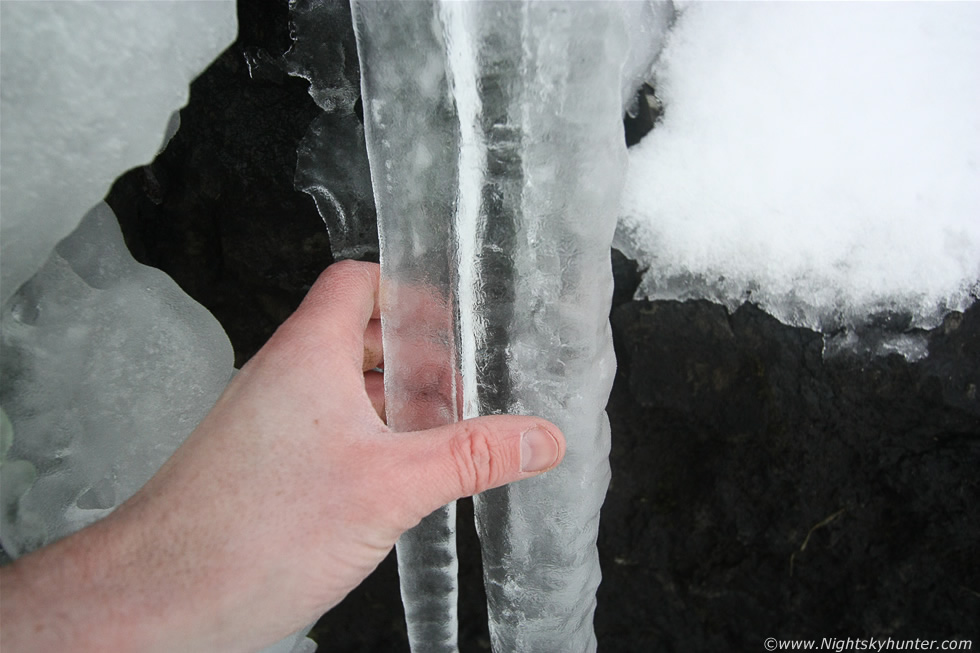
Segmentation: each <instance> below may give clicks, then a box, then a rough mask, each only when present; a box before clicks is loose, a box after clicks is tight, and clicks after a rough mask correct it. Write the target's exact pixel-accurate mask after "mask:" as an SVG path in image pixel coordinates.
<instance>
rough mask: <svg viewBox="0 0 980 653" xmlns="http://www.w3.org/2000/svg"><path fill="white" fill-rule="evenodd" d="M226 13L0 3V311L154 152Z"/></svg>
mask: <svg viewBox="0 0 980 653" xmlns="http://www.w3.org/2000/svg"><path fill="white" fill-rule="evenodd" d="M236 26H237V23H236V18H235V4H234V2H232V1H231V0H222V1H218V2H210V1H192V2H184V1H180V0H161V1H157V2H136V1H129V2H109V1H105V2H102V1H88V2H0V81H2V84H0V141H2V143H3V147H2V150H0V248H2V251H0V305H2V304H3V303H5V302H6V301H7V299H9V298H10V296H11V295H13V293H14V292H15V291H16V290H17V288H18V287H20V285H21V284H22V283H23V282H25V281H27V279H28V278H29V277H30V276H31V275H32V274H33V273H34V272H35V271H36V270H37V269H38V268H40V267H41V265H42V264H43V263H44V261H45V260H46V259H47V256H48V254H49V253H50V252H51V249H52V248H53V247H54V246H55V244H56V243H57V242H58V241H59V240H61V239H62V238H64V237H65V236H67V235H68V234H69V233H70V232H71V231H72V230H73V229H74V228H75V226H76V225H77V224H78V221H79V220H80V219H81V217H82V216H83V215H85V213H86V212H87V211H88V210H89V209H90V208H92V206H94V205H95V204H96V202H98V201H99V200H100V199H102V197H103V196H104V195H105V194H106V192H107V191H108V189H109V184H110V183H112V180H113V179H115V177H116V176H118V175H119V174H120V173H121V172H122V171H124V170H126V169H127V168H129V167H132V166H134V165H137V164H140V163H145V162H147V161H149V160H150V159H151V158H152V157H153V155H154V153H155V152H156V151H157V149H158V148H159V147H160V135H161V134H163V133H164V127H165V125H167V122H168V120H169V119H170V116H171V114H172V112H173V111H174V110H175V109H177V108H179V107H180V106H181V105H183V104H184V102H185V101H186V99H187V85H188V82H189V81H190V80H191V78H192V77H193V76H194V75H196V74H197V73H198V72H199V71H200V70H202V69H203V68H204V66H205V65H206V64H207V63H209V62H210V60H211V59H213V58H214V56H215V55H216V54H217V53H218V52H219V51H220V50H221V48H223V47H225V46H226V45H227V44H228V43H230V42H231V41H232V40H233V39H234V38H235V32H236Z"/></svg>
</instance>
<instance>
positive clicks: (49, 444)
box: [0, 203, 233, 556]
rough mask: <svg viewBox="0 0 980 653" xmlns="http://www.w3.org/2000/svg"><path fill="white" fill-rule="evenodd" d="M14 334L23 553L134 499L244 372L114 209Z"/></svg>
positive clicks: (7, 382) (6, 361)
mask: <svg viewBox="0 0 980 653" xmlns="http://www.w3.org/2000/svg"><path fill="white" fill-rule="evenodd" d="M0 326H2V330H3V332H2V339H0V348H2V349H0V372H2V374H0V378H2V383H0V405H2V406H3V410H4V411H5V412H6V414H7V416H9V418H10V421H11V423H12V432H13V438H12V444H11V445H10V446H9V449H8V450H7V452H6V454H5V455H4V462H3V468H2V476H3V478H4V483H5V484H7V483H8V482H14V481H11V480H10V479H9V478H8V472H9V473H11V474H12V476H13V477H14V479H15V480H16V482H17V484H18V485H19V486H20V487H19V488H18V489H20V490H25V491H23V492H12V493H11V494H7V492H6V490H7V488H6V487H5V488H4V489H5V492H4V501H5V502H7V503H8V504H15V505H14V507H15V510H13V511H4V513H3V515H2V519H0V539H2V543H3V547H4V549H6V550H7V551H8V552H9V553H11V554H12V555H14V556H17V555H21V554H23V553H25V552H27V551H30V550H33V549H35V548H37V547H39V546H42V545H44V544H47V543H49V542H51V541H53V540H55V539H58V538H61V537H63V536H65V535H68V534H69V533H72V532H74V531H76V530H78V529H79V528H81V527H83V526H85V525H87V524H89V523H91V522H93V521H95V520H96V519H98V518H100V517H102V516H104V515H105V514H107V513H108V512H109V511H111V510H112V509H113V508H115V507H116V506H118V505H119V504H120V503H121V502H122V501H124V500H125V499H127V498H128V497H129V496H130V495H132V494H133V493H134V492H135V491H136V490H137V489H138V488H139V487H140V486H142V485H143V483H145V482H146V481H147V480H148V479H149V478H150V476H152V474H153V473H154V472H155V471H156V470H157V468H158V467H159V466H160V465H161V464H163V462H164V461H165V460H166V459H167V457H169V455H170V454H171V453H172V452H173V451H174V449H176V447H177V446H178V445H179V444H180V442H182V441H183V439H184V438H185V437H186V436H187V435H188V434H189V433H190V432H191V431H192V430H193V429H194V427H195V426H196V425H197V423H198V421H200V419H201V418H202V417H203V416H204V415H205V414H206V413H207V411H208V410H209V409H210V407H211V405H212V404H213V403H214V401H215V400H216V399H217V397H218V395H219V394H220V392H221V391H222V390H223V389H224V386H225V385H226V384H227V382H228V379H229V378H230V376H231V372H232V364H233V356H232V350H231V345H230V343H229V342H228V339H227V337H226V336H225V334H224V331H223V330H222V329H221V327H220V325H219V324H218V323H217V321H216V320H215V319H214V317H212V316H211V314H210V313H208V311H207V310H205V309H204V308H203V307H202V306H200V305H199V304H197V303H196V302H194V301H193V300H191V299H190V298H189V297H187V296H186V295H185V294H184V293H183V292H182V291H181V290H180V289H179V288H178V287H177V285H176V284H175V283H174V282H173V280H171V279H170V277H168V276H167V275H165V274H163V273H162V272H160V271H159V270H156V269H154V268H149V267H146V266H143V265H140V264H138V263H136V261H134V260H133V259H132V257H131V256H130V255H129V252H128V251H127V250H126V247H125V244H124V243H123V239H122V233H121V232H120V230H119V226H118V224H117V223H116V219H115V216H114V215H113V214H112V210H111V209H110V208H109V207H108V206H107V205H106V204H104V203H100V204H99V205H98V206H96V208H94V209H93V210H92V211H90V212H89V214H88V215H87V216H86V217H85V219H84V220H83V221H82V222H81V224H80V225H79V227H78V229H76V230H75V232H73V233H72V234H71V235H70V236H69V237H68V238H66V239H65V240H63V241H62V242H61V243H60V244H59V245H58V247H57V248H56V250H55V251H54V252H52V254H51V256H50V257H49V258H48V261H47V263H45V265H44V266H43V267H42V268H41V270H40V271H39V272H38V273H37V274H36V275H35V276H34V277H33V278H31V280H30V281H28V282H27V283H26V284H24V285H23V286H22V288H21V289H20V291H19V292H18V293H17V294H16V295H15V296H14V297H13V298H12V300H11V301H10V302H9V303H8V305H7V307H5V310H4V311H3V313H2V315H0ZM11 465H17V467H16V468H11V467H10V466H11ZM28 465H29V466H30V467H31V470H28ZM14 470H16V471H14ZM32 473H33V474H36V479H32V478H31V474H32ZM28 481H30V482H28ZM18 496H19V499H17V497H18ZM15 499H16V501H15ZM8 507H10V506H9V505H8Z"/></svg>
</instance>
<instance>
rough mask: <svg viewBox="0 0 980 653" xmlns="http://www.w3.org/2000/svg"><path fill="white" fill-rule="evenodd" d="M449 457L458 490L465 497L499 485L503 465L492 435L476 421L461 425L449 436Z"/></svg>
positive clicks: (494, 437)
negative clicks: (451, 460)
mask: <svg viewBox="0 0 980 653" xmlns="http://www.w3.org/2000/svg"><path fill="white" fill-rule="evenodd" d="M450 447H451V450H452V454H453V456H452V458H453V462H454V466H455V470H456V474H457V475H458V481H459V487H460V489H461V490H462V491H463V493H464V494H465V495H473V494H478V493H480V492H483V491H484V490H487V489H489V488H491V487H495V486H496V485H499V483H500V479H501V478H502V477H503V465H502V461H501V460H500V456H499V453H498V450H499V445H498V438H497V436H496V434H495V433H494V432H493V431H492V430H491V429H489V428H488V427H487V426H486V425H484V424H480V423H479V422H463V423H462V424H460V426H459V430H458V431H457V432H456V434H455V436H454V437H453V439H452V441H451V444H450Z"/></svg>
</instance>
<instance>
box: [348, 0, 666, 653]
mask: <svg viewBox="0 0 980 653" xmlns="http://www.w3.org/2000/svg"><path fill="white" fill-rule="evenodd" d="M671 14H672V11H671V8H670V7H669V6H663V5H647V4H644V3H588V2H573V3H561V2H548V3H457V2H426V3H421V2H419V3H403V4H399V3H374V2H356V3H355V4H354V18H355V27H356V31H357V37H358V49H359V54H360V63H361V71H362V91H363V98H364V103H365V104H364V112H365V129H366V136H367V145H368V154H369V158H370V161H371V173H372V178H373V181H374V189H375V203H376V206H377V210H378V220H379V230H380V243H381V264H382V284H383V288H382V293H381V296H382V324H383V330H384V339H385V384H386V386H385V387H386V394H387V408H388V419H389V424H390V425H392V427H393V428H395V429H396V430H416V429H421V428H426V427H428V426H434V425H436V424H443V423H447V422H451V421H455V420H457V419H459V418H461V417H474V416H477V415H485V414H494V413H503V412H511V413H523V414H536V415H541V416H544V417H546V418H549V419H551V420H553V421H554V422H556V423H557V424H558V425H559V426H561V427H562V429H563V430H564V432H565V435H566V437H567V439H568V453H567V455H566V457H565V460H564V462H563V463H562V465H561V466H560V467H559V468H558V469H556V470H554V471H552V472H549V473H548V474H546V475H544V476H541V477H538V478H535V479H532V480H527V481H524V482H521V483H517V484H513V485H510V486H508V487H506V488H500V489H497V490H492V491H489V492H485V493H483V494H482V495H480V496H478V497H477V498H476V511H477V529H478V531H479V534H480V538H481V543H482V548H483V564H484V580H485V586H486V590H487V596H488V602H489V606H488V607H489V616H490V632H491V638H492V640H493V641H492V643H493V648H494V650H497V651H515V650H554V651H559V650H560V651H583V650H590V649H594V648H595V638H594V635H593V633H592V614H593V611H594V608H595V589H596V587H597V585H598V583H599V568H598V557H597V554H596V550H595V539H596V534H597V527H598V513H599V507H600V505H601V504H602V500H603V498H604V495H605V490H606V487H607V484H608V480H609V466H608V461H607V453H608V448H609V427H608V422H607V420H606V418H605V414H604V412H603V408H604V406H605V402H606V399H607V397H608V393H609V389H610V386H611V383H612V376H613V371H614V369H615V361H614V358H613V352H612V340H611V336H610V332H609V327H608V323H607V319H606V318H607V315H608V310H609V301H610V298H611V292H612V275H611V270H610V264H609V245H610V241H611V239H612V235H613V229H614V225H615V219H616V215H617V211H618V206H619V194H620V190H621V184H622V180H623V177H624V174H625V170H624V168H625V165H626V148H625V144H624V136H623V130H622V111H623V100H624V98H627V97H629V96H631V95H632V94H633V90H634V83H635V80H636V79H639V78H641V77H642V74H643V72H644V70H645V69H646V68H647V66H649V65H650V62H651V61H652V60H653V57H654V55H655V54H656V52H657V51H658V49H659V45H660V43H661V42H662V38H663V35H664V33H665V31H666V27H667V25H668V23H669V20H670V18H671ZM452 521H453V511H452V509H451V508H447V509H444V510H443V511H439V512H437V513H435V514H434V515H432V516H431V517H430V518H429V519H427V520H426V521H425V522H423V524H421V525H420V527H419V528H417V529H415V530H414V531H412V532H410V533H408V534H406V535H405V536H404V537H403V538H402V541H401V542H399V547H398V553H399V569H400V573H401V575H402V596H403V599H404V602H405V606H406V617H407V621H408V630H409V637H410V640H411V644H412V649H413V650H414V651H452V650H455V649H456V612H455V598H456V579H455V575H456V560H455V553H454V550H453V549H454V543H453V523H452Z"/></svg>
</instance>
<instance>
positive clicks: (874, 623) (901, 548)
mask: <svg viewBox="0 0 980 653" xmlns="http://www.w3.org/2000/svg"><path fill="white" fill-rule="evenodd" d="M239 17H240V21H241V32H240V37H239V41H238V42H237V43H236V44H235V45H233V46H232V47H231V48H229V50H228V51H227V52H226V53H225V54H224V55H223V56H222V57H221V58H219V59H218V60H217V61H216V62H215V63H214V65H212V66H211V68H209V69H208V71H206V72H205V73H204V74H203V75H202V76H201V77H200V78H199V79H198V80H197V81H196V82H195V83H194V85H193V86H192V95H191V101H190V104H189V106H188V107H187V108H186V109H185V110H184V111H182V113H181V127H180V130H179V131H178V133H177V135H176V136H175V137H174V139H173V140H172V141H171V143H170V145H169V146H168V147H167V149H166V151H165V152H163V153H162V154H161V155H160V156H159V157H158V158H157V160H156V161H155V162H154V163H153V164H152V165H150V166H147V167H145V168H140V169H137V170H134V171H131V172H130V173H128V174H127V175H125V176H123V177H122V178H120V180H119V181H118V182H117V184H116V186H115V187H114V189H113V191H112V194H111V195H110V196H109V201H110V203H111V204H112V206H113V208H114V209H115V211H116V212H117V214H118V215H119V216H120V221H121V222H122V225H123V229H124V231H125V233H126V238H127V242H128V244H129V246H130V248H131V249H132V251H133V253H134V255H135V256H136V257H137V258H138V259H139V260H141V261H142V262H145V263H147V264H150V265H155V266H157V267H159V268H161V269H163V270H165V271H166V272H168V273H169V274H170V275H171V276H173V277H174V278H175V279H176V280H177V282H178V283H180V284H181V285H182V286H183V287H184V288H185V290H187V291H188V292H189V293H190V294H191V295H192V296H194V297H195V298H196V299H198V301H200V302H201V303H203V304H204V305H205V306H207V307H208V308H209V309H210V310H211V311H212V312H213V313H214V314H215V315H216V316H217V317H218V319H219V320H220V321H221V322H222V324H223V325H224V327H225V329H226V330H227V331H228V333H229V336H230V338H231V340H232V342H233V344H234V346H235V349H236V357H237V361H238V363H239V364H241V363H242V362H244V361H245V360H247V359H248V358H249V357H250V356H251V355H252V354H253V353H254V352H255V351H256V350H257V348H258V347H259V346H261V344H262V343H263V342H264V341H265V339H267V338H268V336H269V335H270V334H271V333H272V331H273V330H274V329H275V327H276V326H277V325H278V324H279V323H280V322H281V321H282V320H283V319H284V318H285V317H286V316H288V315H289V313H290V312H291V311H292V309H293V308H294V307H295V306H296V305H297V304H298V302H299V301H300V300H301V299H302V297H303V294H304V293H305V291H306V289H308V288H309V286H310V284H311V283H312V282H313V281H314V280H315V278H316V276H317V274H318V273H319V272H320V271H321V270H322V269H323V268H324V267H326V266H327V265H328V264H329V263H330V262H332V260H333V259H332V257H331V255H330V243H329V239H328V238H327V234H326V231H325V230H324V227H323V222H322V220H321V219H320V217H319V215H318V214H317V212H316V209H315V206H314V204H313V201H312V199H311V198H310V197H309V196H308V195H306V194H304V193H301V192H299V191H296V190H295V189H294V188H293V176H294V171H295V166H296V149H297V146H298V144H299V142H300V140H301V139H302V137H303V135H304V133H306V131H307V128H308V127H309V125H310V123H311V122H312V121H313V119H314V118H316V117H317V116H318V115H320V110H319V109H318V108H317V107H316V106H315V104H314V103H313V101H312V100H311V99H310V97H309V95H308V94H307V91H306V82H305V81H304V80H301V79H296V78H292V77H288V76H286V75H285V74H280V73H277V72H276V71H277V70H278V68H277V65H274V64H275V62H276V61H278V57H279V56H280V55H281V54H282V53H283V52H284V51H285V50H286V49H287V48H288V46H289V42H288V28H287V21H286V11H285V3H284V2H279V3H257V2H245V1H242V2H240V7H239ZM246 57H249V59H248V60H247V59H246ZM270 61H271V62H273V63H271V64H270V63H269V62H270ZM249 62H251V69H252V70H253V71H259V73H254V74H253V75H251V76H250V75H249V70H250V64H249ZM263 62H264V63H263ZM613 264H614V269H615V271H616V279H617V286H616V296H615V298H614V308H613V311H612V314H611V319H612V325H613V332H614V337H615V342H616V349H617V355H618V359H619V372H618V374H617V378H616V383H615V386H614V388H613V392H612V396H611V397H610V401H609V414H610V419H611V421H612V428H613V445H612V453H611V463H612V470H613V481H612V486H611V488H610V491H609V495H608V498H607V500H606V503H605V506H604V508H603V512H602V521H601V526H600V535H599V550H600V556H601V560H602V566H603V576H604V578H603V583H602V585H601V587H600V589H599V608H598V612H597V615H596V622H595V623H596V631H597V634H598V639H599V648H600V650H602V651H641V650H662V651H739V650H761V646H762V643H763V641H764V640H765V638H767V637H777V638H807V637H810V638H818V639H819V638H823V637H835V636H836V637H872V636H873V637H879V638H886V637H889V636H890V637H893V638H895V639H899V638H916V637H920V638H934V639H944V638H952V637H965V638H973V639H974V640H975V641H976V640H977V639H978V635H980V633H978V632H977V626H976V615H977V614H980V566H978V565H977V562H976V561H977V555H978V552H980V511H978V509H977V505H978V500H980V480H978V473H977V469H978V466H980V397H978V396H977V392H978V390H977V388H978V386H980V305H977V304H974V306H973V307H971V308H970V309H969V310H967V311H966V312H965V313H953V314H951V315H949V316H948V317H947V318H946V320H945V322H944V324H943V325H942V326H940V327H938V328H937V329H934V330H932V331H931V332H928V333H927V334H925V336H924V337H925V338H926V342H927V344H928V351H929V354H928V356H927V357H925V358H923V359H921V360H918V361H916V362H908V361H906V360H905V359H904V358H902V357H901V356H898V355H890V356H872V355H869V354H866V353H861V354H858V353H848V352H847V351H844V352H842V353H839V354H837V355H835V356H833V357H825V356H824V355H823V349H824V341H823V337H822V336H821V335H820V334H818V333H814V332H812V331H809V330H806V329H799V328H793V327H788V326H786V325H784V324H781V323H780V322H778V321H777V320H775V319H774V318H772V317H770V316H768V315H766V314H765V313H763V312H762V311H760V310H759V309H757V308H755V307H753V306H752V305H744V306H742V307H741V308H739V309H738V310H736V311H735V312H733V313H729V312H728V311H727V310H726V309H725V308H724V307H722V306H719V305H715V304H711V303H709V302H703V301H695V302H686V303H678V302H638V301H632V300H631V297H632V293H633V290H634V289H635V288H636V285H637V283H638V280H639V272H638V269H637V266H636V264H635V263H634V262H631V261H629V260H628V259H625V258H624V257H622V256H621V255H619V254H618V253H614V257H613ZM459 512H460V520H461V524H460V536H459V537H460V541H459V547H460V557H461V559H460V567H461V578H460V586H461V597H460V620H461V648H462V650H464V651H479V650H488V649H489V636H488V634H487V630H486V609H485V605H484V597H483V594H482V589H481V583H482V581H481V577H480V573H481V572H480V562H479V553H478V551H479V547H478V543H477V541H476V536H475V534H474V533H473V531H472V528H471V527H469V525H468V524H470V523H472V509H471V507H470V505H469V503H468V502H462V505H461V506H460V511H459ZM314 636H315V637H316V638H317V639H318V641H319V642H320V645H321V650H335V651H397V650H407V639H406V636H405V627H404V621H403V616H402V611H401V606H400V598H399V591H398V585H397V573H396V570H395V564H394V556H389V558H388V559H387V560H386V561H385V562H384V563H383V564H382V565H381V567H380V568H379V569H378V571H377V572H376V573H375V574H373V575H372V576H371V577H370V578H369V579H368V580H367V581H366V582H365V583H364V584H363V585H362V586H361V587H359V588H358V589H357V590H355V591H354V592H353V593H352V594H351V595H350V596H349V597H348V598H347V599H345V600H344V602H343V603H341V604H340V605H339V606H337V607H336V608H335V609H334V610H333V611H331V612H330V613H328V614H327V615H326V616H325V617H324V618H323V619H322V620H321V622H320V623H319V624H318V626H317V628H316V629H315V631H314Z"/></svg>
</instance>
